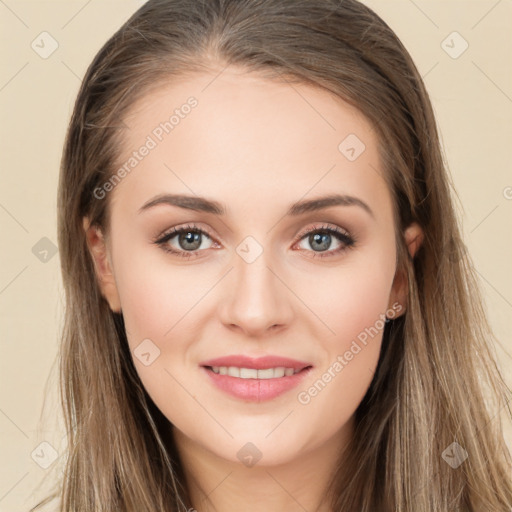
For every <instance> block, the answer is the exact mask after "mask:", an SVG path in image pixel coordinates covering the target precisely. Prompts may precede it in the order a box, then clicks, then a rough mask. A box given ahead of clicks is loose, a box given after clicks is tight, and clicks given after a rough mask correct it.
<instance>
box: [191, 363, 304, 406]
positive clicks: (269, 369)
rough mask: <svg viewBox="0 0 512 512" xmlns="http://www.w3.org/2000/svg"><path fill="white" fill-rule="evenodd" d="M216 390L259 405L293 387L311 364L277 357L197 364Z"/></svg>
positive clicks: (301, 378)
mask: <svg viewBox="0 0 512 512" xmlns="http://www.w3.org/2000/svg"><path fill="white" fill-rule="evenodd" d="M200 367H201V369H202V371H203V372H204V373H206V375H207V377H208V380H209V382H210V383H211V384H213V385H214V386H215V387H216V388H217V389H218V390H220V391H222V392H223V393H226V394H228V395H230V396H231V397H235V398H237V399H239V400H240V399H241V400H244V401H249V402H263V401H268V400H272V399H274V398H276V397H277V396H279V395H282V394H285V393H286V392H288V391H290V390H292V389H293V388H295V387H296V386H297V385H298V384H299V383H300V382H301V381H302V380H303V379H304V377H305V376H306V375H307V374H308V373H309V372H310V371H311V370H312V369H313V365H312V364H310V363H305V362H301V361H296V360H292V359H287V358H281V357H272V356H265V357H263V358H259V359H251V358H248V357H246V356H230V357H225V358H218V359H214V360H211V361H205V362H204V363H202V364H201V365H200Z"/></svg>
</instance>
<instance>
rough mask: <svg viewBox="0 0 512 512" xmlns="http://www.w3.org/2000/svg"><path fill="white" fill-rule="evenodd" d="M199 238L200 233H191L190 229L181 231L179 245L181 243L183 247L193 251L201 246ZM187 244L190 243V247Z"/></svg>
mask: <svg viewBox="0 0 512 512" xmlns="http://www.w3.org/2000/svg"><path fill="white" fill-rule="evenodd" d="M200 238H201V234H200V233H193V232H192V231H188V232H187V233H182V234H181V236H180V245H182V247H183V249H190V250H193V251H194V250H196V249H198V248H199V247H200V246H201V240H200ZM198 242H199V243H198ZM187 244H192V247H189V246H188V245H187Z"/></svg>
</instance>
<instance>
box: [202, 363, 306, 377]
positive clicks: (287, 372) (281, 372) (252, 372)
mask: <svg viewBox="0 0 512 512" xmlns="http://www.w3.org/2000/svg"><path fill="white" fill-rule="evenodd" d="M211 369H212V371H213V372H214V373H218V374H219V375H229V376H230V377H238V378H240V379H277V378H280V377H290V376H291V375H293V374H294V373H299V372H300V370H294V369H293V368H284V367H282V366H279V367H277V368H265V369H263V370H256V369H255V368H238V367H236V366H212V367H211Z"/></svg>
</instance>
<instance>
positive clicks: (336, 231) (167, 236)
mask: <svg viewBox="0 0 512 512" xmlns="http://www.w3.org/2000/svg"><path fill="white" fill-rule="evenodd" d="M189 232H193V233H201V234H202V235H206V236H207V237H208V238H210V239H213V237H212V236H210V234H209V233H208V232H207V231H205V230H203V229H200V228H198V227H197V226H195V225H194V224H189V225H186V226H182V227H178V228H171V229H170V230H169V231H167V232H166V233H164V234H163V235H161V236H160V235H159V237H158V238H157V239H156V240H154V241H153V243H154V244H156V245H158V246H159V247H161V248H162V249H163V250H164V251H165V252H168V253H171V254H174V255H176V256H179V257H182V258H191V257H192V258H195V257H197V256H198V255H199V253H200V252H202V250H199V249H197V250H195V251H177V250H176V249H171V248H170V247H169V245H168V244H167V242H168V241H169V240H171V239H172V238H174V237H175V236H176V235H179V234H181V233H189ZM313 233H328V234H330V235H334V237H335V238H337V239H338V240H339V241H340V242H342V243H343V244H344V245H342V246H341V247H340V248H338V249H335V250H331V251H321V252H315V251H308V252H313V258H329V257H332V256H334V255H337V254H340V253H342V252H344V251H346V250H347V249H351V248H353V247H354V246H355V242H356V240H355V239H354V238H353V237H351V236H350V235H348V233H345V232H344V231H342V230H341V229H340V228H338V227H330V226H320V227H315V228H313V229H310V230H308V231H306V232H304V233H302V234H301V236H300V237H299V238H298V240H297V242H300V241H301V240H303V239H304V238H306V237H307V236H308V235H311V234H313ZM297 242H296V243H297ZM294 245H295V244H294ZM304 250H305V249H304Z"/></svg>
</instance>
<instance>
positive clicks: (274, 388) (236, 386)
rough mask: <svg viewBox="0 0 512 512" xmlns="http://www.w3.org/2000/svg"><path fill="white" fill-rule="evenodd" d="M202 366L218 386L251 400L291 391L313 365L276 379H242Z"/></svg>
mask: <svg viewBox="0 0 512 512" xmlns="http://www.w3.org/2000/svg"><path fill="white" fill-rule="evenodd" d="M201 368H202V370H203V371H205V372H206V373H207V375H208V377H209V378H210V379H211V381H212V382H213V384H214V385H215V386H217V388H219V389H220V390H222V391H224V392H225V393H227V394H229V395H231V396H234V397H236V398H240V399H242V400H249V401H251V402H263V401H265V400H272V399H273V398H276V397H277V396H279V395H282V394H283V393H286V392H287V391H290V390H291V389H293V388H294V387H296V386H297V385H298V384H299V383H300V382H301V381H302V379H303V378H304V377H305V376H306V374H308V373H309V371H310V370H311V367H308V368H304V369H303V370H301V371H300V372H298V373H294V374H293V375H290V376H288V377H286V376H285V377H278V378H275V379H240V378H239V377H231V376H229V375H220V374H218V373H214V372H213V371H212V370H210V369H209V368H207V367H205V366H202V367H201Z"/></svg>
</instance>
